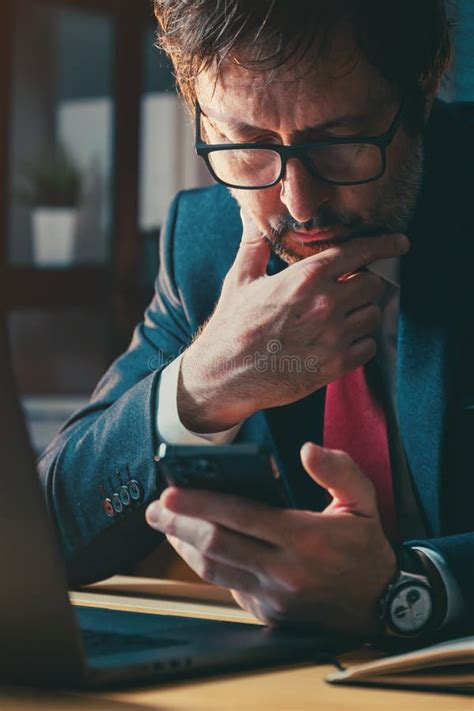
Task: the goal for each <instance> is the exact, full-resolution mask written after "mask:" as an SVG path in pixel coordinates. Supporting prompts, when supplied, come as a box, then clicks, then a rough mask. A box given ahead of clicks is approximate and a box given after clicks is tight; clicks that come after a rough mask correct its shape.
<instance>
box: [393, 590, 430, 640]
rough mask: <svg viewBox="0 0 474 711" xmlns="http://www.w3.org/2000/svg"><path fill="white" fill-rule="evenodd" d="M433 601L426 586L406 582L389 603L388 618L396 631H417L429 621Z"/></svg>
mask: <svg viewBox="0 0 474 711" xmlns="http://www.w3.org/2000/svg"><path fill="white" fill-rule="evenodd" d="M432 611H433V603H432V601H431V594H430V591H429V590H428V588H426V587H424V586H423V585H418V584H415V583H406V584H405V585H404V586H403V587H402V586H400V587H399V588H398V589H397V591H396V592H395V594H394V596H393V598H392V600H391V601H390V604H389V609H388V613H389V619H390V623H391V625H392V626H393V627H394V628H395V630H396V631H397V632H401V633H405V634H407V633H408V634H410V633H414V632H419V631H420V630H421V629H422V628H423V627H424V626H425V625H426V624H427V622H428V621H429V619H430V617H431V613H432Z"/></svg>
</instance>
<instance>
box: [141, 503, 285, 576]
mask: <svg viewBox="0 0 474 711" xmlns="http://www.w3.org/2000/svg"><path fill="white" fill-rule="evenodd" d="M147 521H148V523H149V524H150V525H151V526H152V527H153V528H155V529H156V528H157V529H158V530H160V531H161V532H162V533H165V534H166V535H167V536H174V537H175V538H179V540H180V541H182V542H184V543H189V544H190V545H192V546H193V548H195V549H197V550H198V551H199V552H200V553H201V555H203V556H204V557H205V558H208V559H210V560H213V561H215V562H219V563H225V564H229V565H232V566H234V567H237V568H239V569H241V570H246V571H248V572H255V573H258V571H259V570H260V569H262V567H267V565H266V564H264V559H265V558H266V557H267V556H272V555H273V554H274V552H275V551H276V550H277V549H276V548H275V547H274V546H270V545H268V544H267V543H263V542H262V541H258V540H256V539H254V538H250V537H248V536H246V535H243V534H240V533H234V532H233V531H229V530H228V529H227V528H225V527H224V526H220V525H218V524H215V523H212V522H210V521H206V520H202V519H201V518H194V517H191V516H184V515H180V514H176V513H174V512H172V511H169V510H168V509H167V508H165V507H164V506H162V505H161V504H160V503H159V502H155V503H154V504H153V506H150V507H149V510H148V511H147Z"/></svg>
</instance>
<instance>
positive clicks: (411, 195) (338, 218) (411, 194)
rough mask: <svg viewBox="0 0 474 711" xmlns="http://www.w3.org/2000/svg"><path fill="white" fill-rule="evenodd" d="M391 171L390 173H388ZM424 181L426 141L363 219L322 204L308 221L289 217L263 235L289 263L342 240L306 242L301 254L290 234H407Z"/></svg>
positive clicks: (412, 152)
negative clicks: (326, 231)
mask: <svg viewBox="0 0 474 711" xmlns="http://www.w3.org/2000/svg"><path fill="white" fill-rule="evenodd" d="M387 172H388V171H387ZM422 181H423V141H422V139H421V137H420V138H419V139H418V140H417V141H416V142H414V143H413V146H412V150H410V152H409V153H408V154H407V157H406V158H405V159H404V160H403V161H402V162H401V163H400V164H399V165H398V166H397V170H396V172H393V173H392V174H391V175H390V174H388V180H387V182H386V184H385V185H384V186H383V188H381V189H380V190H379V191H378V194H377V196H376V197H375V199H374V203H373V205H372V207H371V209H370V211H369V212H368V213H367V214H366V215H364V216H362V215H360V214H357V213H356V212H353V211H347V210H340V209H337V208H336V207H332V206H330V205H322V206H321V207H320V208H319V210H318V211H317V213H316V215H315V216H314V217H313V218H312V219H311V220H307V221H306V222H297V221H296V220H294V219H293V218H292V217H291V216H290V215H286V216H283V217H280V218H278V220H275V221H273V222H272V221H271V220H270V230H269V231H268V233H267V234H264V239H265V241H266V242H267V243H268V244H269V246H270V247H271V249H272V251H273V252H274V253H275V254H276V255H277V256H278V257H280V259H282V260H283V261H285V262H286V263H287V264H293V263H295V262H298V261H300V260H301V259H304V258H305V257H307V256H309V255H310V254H317V253H319V252H322V251H324V250H325V249H328V248H329V247H331V246H333V245H335V244H341V241H342V240H337V241H336V240H330V239H328V240H321V239H319V240H317V241H314V242H313V243H311V242H306V244H305V245H304V246H303V245H302V246H301V249H302V252H303V251H304V253H301V252H298V251H296V250H295V249H292V247H291V246H290V245H289V244H288V238H287V236H288V233H289V232H305V231H307V230H308V231H309V230H316V229H324V228H337V227H344V231H345V232H346V233H348V235H349V236H348V237H346V238H345V239H347V240H349V239H353V238H354V237H362V236H364V237H369V236H376V235H380V234H386V233H399V232H400V233H405V232H406V231H407V228H408V225H409V224H410V221H411V220H412V218H413V215H414V213H415V210H416V205H417V201H418V196H419V193H420V190H421V184H422Z"/></svg>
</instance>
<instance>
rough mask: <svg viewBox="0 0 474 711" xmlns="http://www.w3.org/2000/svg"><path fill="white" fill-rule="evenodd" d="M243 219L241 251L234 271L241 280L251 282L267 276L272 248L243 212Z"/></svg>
mask: <svg viewBox="0 0 474 711" xmlns="http://www.w3.org/2000/svg"><path fill="white" fill-rule="evenodd" d="M240 216H241V219H242V226H243V232H242V240H241V242H240V247H239V251H238V252H237V256H236V258H235V261H234V269H235V270H236V272H237V274H238V276H239V277H240V278H241V279H246V280H251V281H253V280H254V279H258V278H259V277H262V276H265V274H266V271H267V264H268V259H269V257H270V246H269V245H268V244H267V242H266V241H265V239H264V237H263V234H262V233H261V231H260V230H259V228H258V227H257V225H256V224H255V222H254V221H253V220H252V218H251V217H249V216H248V215H246V214H245V213H244V211H243V210H241V211H240Z"/></svg>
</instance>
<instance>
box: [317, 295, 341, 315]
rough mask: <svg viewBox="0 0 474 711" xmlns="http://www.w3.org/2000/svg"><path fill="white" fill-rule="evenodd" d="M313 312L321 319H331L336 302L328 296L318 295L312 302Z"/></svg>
mask: <svg viewBox="0 0 474 711" xmlns="http://www.w3.org/2000/svg"><path fill="white" fill-rule="evenodd" d="M314 310H315V312H316V313H317V314H318V315H319V316H320V317H321V316H322V317H323V318H326V319H327V318H331V316H333V315H334V313H335V311H336V301H335V299H334V297H333V296H331V295H330V294H319V295H318V296H317V297H316V299H315V302H314Z"/></svg>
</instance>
